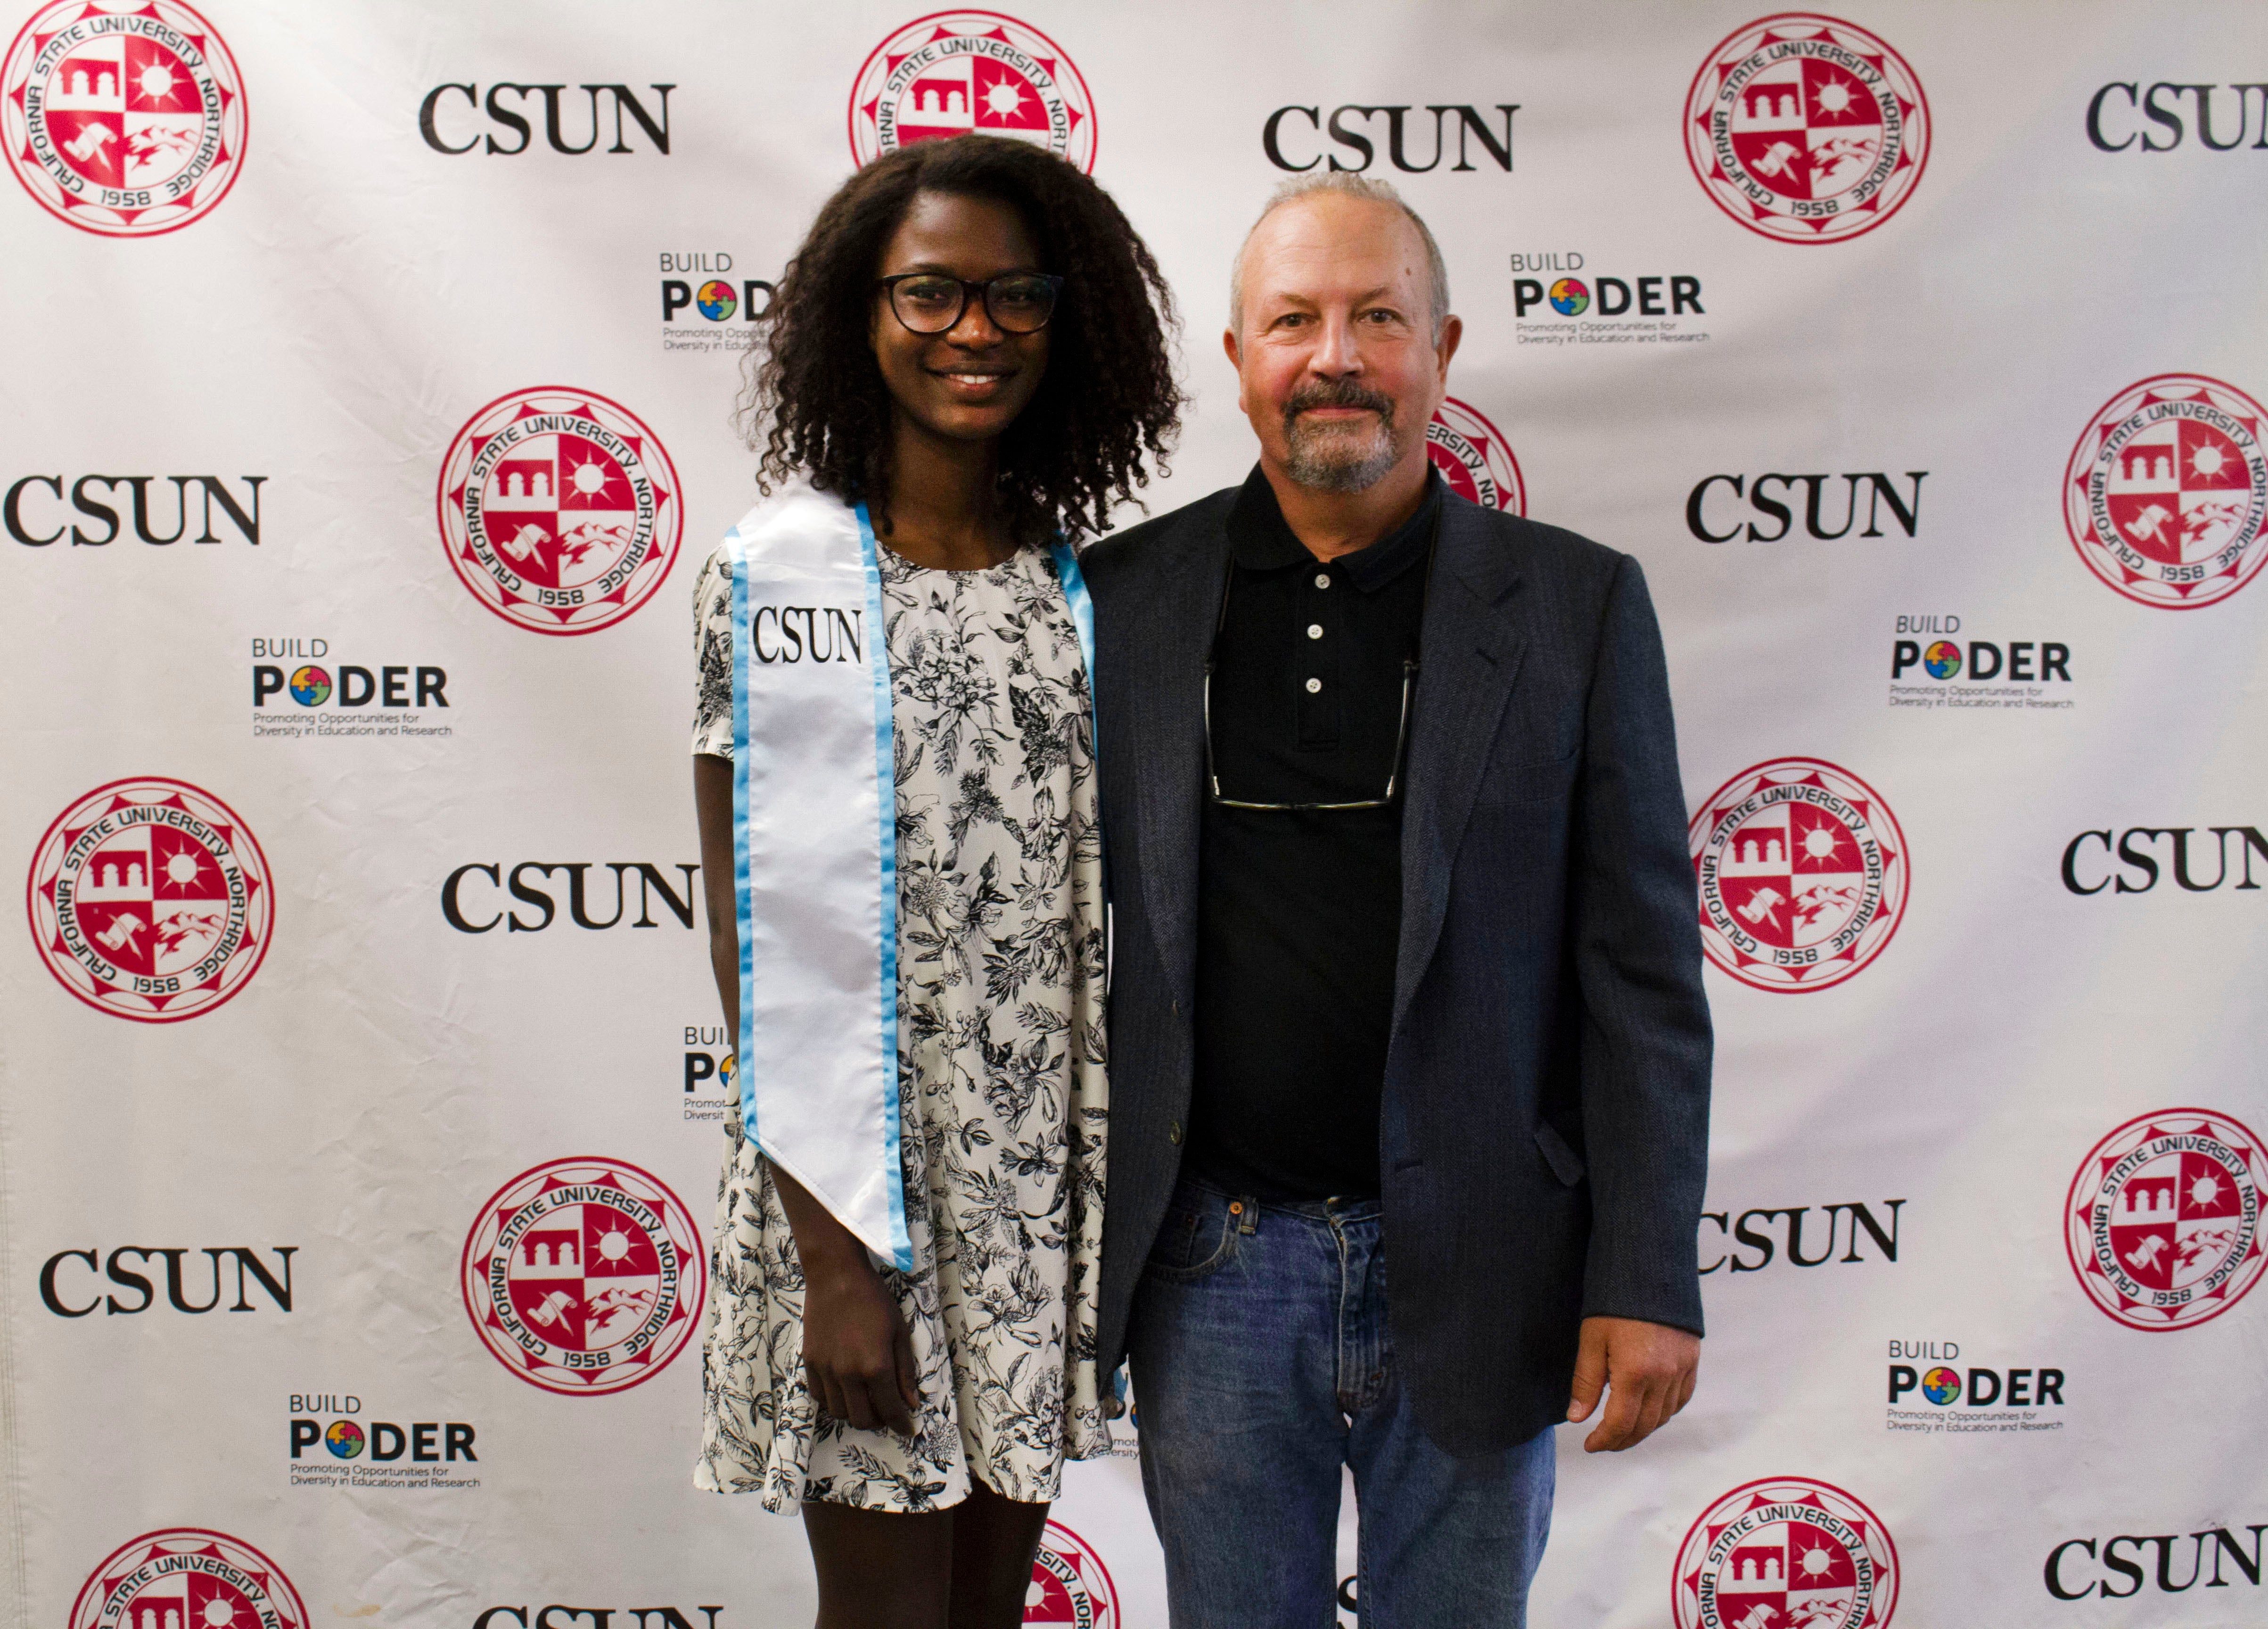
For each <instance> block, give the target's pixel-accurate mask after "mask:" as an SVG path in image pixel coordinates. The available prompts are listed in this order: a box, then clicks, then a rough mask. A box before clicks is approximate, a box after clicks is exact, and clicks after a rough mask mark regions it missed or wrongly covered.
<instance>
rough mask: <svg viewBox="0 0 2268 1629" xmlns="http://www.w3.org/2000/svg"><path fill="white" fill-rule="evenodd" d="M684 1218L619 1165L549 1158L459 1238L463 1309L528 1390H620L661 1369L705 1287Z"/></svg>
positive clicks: (635, 1171)
mask: <svg viewBox="0 0 2268 1629" xmlns="http://www.w3.org/2000/svg"><path fill="white" fill-rule="evenodd" d="M707 1272H708V1268H707V1264H706V1262H705V1261H704V1259H703V1253H702V1249H701V1234H700V1230H699V1229H698V1228H697V1227H695V1226H694V1221H693V1215H692V1213H691V1212H689V1211H688V1210H687V1209H686V1208H685V1205H684V1202H683V1201H681V1199H679V1198H678V1197H677V1196H676V1195H675V1194H674V1193H672V1192H671V1191H670V1190H669V1189H668V1188H667V1187H666V1185H664V1184H663V1183H662V1182H661V1181H660V1179H659V1178H658V1177H656V1176H652V1175H651V1174H650V1173H648V1172H645V1171H642V1170H640V1169H639V1168H637V1166H635V1165H630V1164H627V1163H625V1162H624V1161H620V1160H601V1159H568V1160H549V1161H545V1162H544V1163H543V1164H541V1165H538V1166H534V1167H533V1168H530V1169H527V1170H525V1171H522V1172H521V1173H520V1174H519V1176H515V1177H513V1178H512V1180H511V1181H510V1182H508V1183H505V1184H504V1186H503V1187H501V1188H499V1189H497V1190H496V1192H495V1193H494V1194H493V1195H492V1196H490V1199H489V1202H488V1203H487V1204H486V1205H482V1207H481V1211H480V1214H479V1216H478V1217H477V1218H476V1219H475V1220H474V1223H473V1227H472V1231H471V1232H470V1233H469V1234H468V1235H466V1237H465V1254H464V1259H463V1262H462V1265H461V1270H460V1279H461V1280H462V1284H463V1288H464V1294H465V1311H466V1313H467V1315H468V1316H470V1317H471V1319H472V1321H473V1327H474V1328H475V1330H478V1331H479V1332H480V1337H481V1340H482V1344H483V1345H486V1346H487V1347H488V1349H489V1351H490V1353H492V1354H493V1355H494V1356H495V1358H496V1360H497V1362H499V1363H501V1364H503V1365H504V1367H506V1368H508V1369H510V1370H511V1371H512V1373H513V1374H515V1375H519V1377H520V1378H521V1379H522V1380H524V1381H526V1382H527V1383H528V1384H529V1385H531V1386H540V1387H541V1388H542V1389H544V1390H546V1391H557V1392H563V1393H564V1394H566V1395H568V1396H570V1397H589V1396H592V1395H593V1394H594V1393H598V1392H602V1391H623V1390H627V1389H630V1387H632V1386H635V1385H637V1384H638V1383H639V1382H641V1381H644V1380H650V1379H652V1377H653V1376H654V1375H658V1374H659V1373H660V1372H661V1371H662V1370H663V1369H665V1368H666V1367H669V1360H671V1359H672V1358H674V1357H675V1356H676V1355H677V1354H678V1353H679V1352H680V1351H681V1350H682V1349H683V1348H684V1345H685V1343H686V1341H687V1339H688V1338H690V1336H691V1335H692V1333H693V1330H694V1326H695V1324H696V1322H697V1321H698V1320H697V1315H698V1314H699V1312H700V1309H701V1306H702V1302H703V1287H704V1286H705V1284H706V1282H707Z"/></svg>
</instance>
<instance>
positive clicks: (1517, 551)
mask: <svg viewBox="0 0 2268 1629" xmlns="http://www.w3.org/2000/svg"><path fill="white" fill-rule="evenodd" d="M1443 501H1444V502H1445V503H1447V504H1448V505H1452V507H1453V512H1456V513H1458V514H1460V515H1462V517H1464V519H1465V520H1466V522H1467V523H1468V524H1469V525H1474V526H1477V527H1480V528H1481V529H1482V531H1483V532H1484V533H1485V534H1488V535H1489V536H1490V537H1491V539H1493V540H1494V541H1495V542H1499V543H1501V544H1502V545H1504V546H1506V548H1508V549H1511V550H1512V551H1513V556H1514V557H1515V558H1516V559H1517V560H1518V561H1519V562H1520V564H1521V565H1523V566H1532V567H1537V568H1541V569H1542V570H1544V571H1550V572H1553V573H1555V574H1557V575H1561V576H1564V577H1567V578H1569V579H1574V580H1577V581H1585V580H1597V579H1609V578H1611V577H1613V576H1614V574H1615V573H1616V571H1618V570H1620V569H1621V568H1622V565H1623V563H1624V561H1625V560H1628V559H1629V558H1630V557H1629V556H1628V555H1625V554H1624V553H1623V552H1622V551H1621V550H1620V549H1610V548H1609V547H1608V546H1607V545H1606V544H1604V543H1602V542H1594V541H1593V540H1592V539H1590V538H1587V537H1586V536H1584V535H1583V534H1581V533H1580V532H1571V531H1569V530H1568V529H1567V528H1566V527H1560V526H1552V525H1550V524H1549V523H1547V522H1545V521H1542V520H1531V519H1530V518H1529V517H1528V516H1526V515H1516V514H1512V513H1510V512H1506V511H1505V510H1501V509H1491V508H1490V507H1488V506H1487V505H1483V504H1476V503H1474V502H1473V501H1472V500H1471V499H1470V498H1463V497H1461V496H1459V495H1458V494H1456V493H1454V492H1451V493H1447V494H1446V495H1445V496H1444V498H1443Z"/></svg>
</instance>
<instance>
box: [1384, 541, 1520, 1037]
mask: <svg viewBox="0 0 2268 1629" xmlns="http://www.w3.org/2000/svg"><path fill="white" fill-rule="evenodd" d="M1443 503H1444V507H1443V509H1442V512H1441V533H1440V544H1439V549H1440V552H1439V555H1438V556H1437V557H1436V558H1435V561H1434V564H1433V580H1432V586H1431V587H1430V588H1429V589H1428V590H1427V593H1426V595H1425V625H1424V627H1423V629H1422V630H1421V631H1420V633H1419V635H1418V696H1417V701H1416V704H1415V705H1414V708H1413V710H1412V716H1411V719H1410V768H1409V776H1410V784H1409V792H1408V794H1407V795H1408V801H1407V803H1405V804H1404V805H1403V813H1402V940H1401V947H1400V950H1399V953H1398V955H1396V957H1395V977H1394V1028H1395V1029H1396V1030H1399V1029H1400V1028H1401V1027H1402V1018H1403V1014H1404V1013H1406V1012H1407V1011H1408V1010H1409V1006H1410V998H1411V997H1412V996H1414V995H1415V994H1416V993H1417V990H1418V980H1419V979H1420V978H1421V977H1424V975H1425V968H1426V965H1427V963H1429V962H1431V961H1432V958H1433V947H1434V945H1435V943H1436V941H1437V940H1439V939H1440V932H1441V918H1443V916H1444V915H1446V914H1447V910H1448V906H1449V876H1450V868H1451V865H1452V863H1453V862H1454V859H1456V853H1457V843H1458V840H1459V838H1460V837H1462V836H1463V833H1464V829H1465V822H1466V820H1467V818H1468V817H1469V815H1471V813H1472V807H1473V798H1474V796H1475V795H1476V793H1477V792H1478V791H1479V790H1480V782H1481V776H1482V774H1483V773H1484V771H1485V770H1486V769H1487V767H1488V748H1489V743H1490V741H1491V740H1492V739H1493V738H1494V737H1495V734H1496V727H1497V722H1498V720H1499V719H1501V718H1503V716H1504V706H1505V701H1506V697H1509V696H1510V695H1511V694H1512V685H1513V679H1514V678H1515V677H1516V676H1517V675H1518V674H1519V671H1520V659H1521V653H1522V652H1523V650H1524V649H1525V641H1523V640H1521V638H1519V637H1518V635H1517V634H1515V633H1514V632H1513V626H1512V623H1511V621H1510V619H1509V618H1508V617H1507V616H1506V615H1505V611H1504V602H1505V601H1508V600H1509V599H1511V598H1512V596H1513V594H1514V593H1516V591H1517V590H1518V588H1519V586H1520V578H1519V564H1518V559H1517V557H1516V556H1515V555H1514V554H1513V552H1512V551H1511V550H1510V549H1507V548H1506V546H1505V544H1504V542H1502V541H1500V540H1499V539H1498V538H1495V537H1492V536H1491V535H1490V532H1489V528H1488V527H1487V525H1486V523H1485V521H1484V519H1483V516H1482V513H1481V512H1480V511H1479V510H1478V509H1476V508H1475V507H1474V506H1473V505H1471V504H1469V503H1466V502H1463V501H1462V500H1460V499H1458V498H1454V497H1447V498H1444V500H1443Z"/></svg>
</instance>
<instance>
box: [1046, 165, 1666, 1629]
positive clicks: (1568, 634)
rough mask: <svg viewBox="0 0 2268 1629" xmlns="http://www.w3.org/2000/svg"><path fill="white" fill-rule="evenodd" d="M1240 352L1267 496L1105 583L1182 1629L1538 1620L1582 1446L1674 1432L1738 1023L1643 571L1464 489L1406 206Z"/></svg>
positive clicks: (1129, 1307)
mask: <svg viewBox="0 0 2268 1629" xmlns="http://www.w3.org/2000/svg"><path fill="white" fill-rule="evenodd" d="M1230 318H1231V327H1230V328H1229V330H1228V332H1227V334H1226V335H1225V343H1226V349H1227V351H1228V357H1229V360H1230V361H1231V362H1233V364H1234V365H1235V366H1236V371H1237V379H1238V400H1239V402H1240V404H1241V406H1242V408H1243V409H1244V411H1245V414H1246V416H1248V417H1249V418H1250V420H1251V422H1252V428H1253V431H1254V432H1255V433H1256V435H1257V436H1258V438H1259V441H1260V461H1259V465H1258V467H1257V468H1256V469H1255V470H1254V471H1253V473H1252V475H1251V476H1250V478H1249V479H1248V480H1247V481H1246V482H1245V483H1244V484H1243V485H1242V486H1241V487H1239V488H1234V489H1232V490H1226V491H1222V492H1217V493H1215V494H1213V496H1211V498H1204V499H1202V500H1201V501H1199V502H1197V503H1196V504H1192V505H1189V507H1188V508H1186V509H1182V510H1181V511H1178V512H1175V513H1174V514H1170V515H1167V516H1165V517H1162V518H1161V519H1159V520H1152V521H1151V522H1149V523H1147V524H1145V525H1143V526H1139V527H1135V528H1133V529H1132V530H1131V531H1129V532H1126V533H1123V534H1120V535H1118V536H1116V537H1113V538H1111V539H1110V540H1108V542H1104V543H1102V544H1101V545H1099V546H1098V547H1097V548H1095V549H1093V550H1091V551H1090V552H1089V553H1088V554H1087V556H1086V580H1087V582H1088V584H1089V586H1090V587H1091V589H1092V592H1093V593H1094V604H1095V613H1096V632H1097V642H1098V650H1099V654H1098V659H1097V667H1098V671H1099V677H1100V694H1099V708H1098V711H1099V716H1100V718H1101V727H1102V732H1103V741H1102V747H1101V772H1102V777H1103V810H1104V821H1105V823H1106V826H1107V829H1108V845H1107V846H1108V860H1109V866H1110V873H1111V895H1112V901H1113V904H1114V906H1115V909H1116V913H1117V921H1116V950H1115V954H1116V962H1115V965H1114V968H1113V989H1112V994H1111V1014H1110V1027H1111V1055H1112V1058H1111V1061H1112V1071H1111V1097H1112V1124H1111V1145H1110V1166H1111V1169H1110V1198H1109V1205H1108V1209H1107V1212H1106V1220H1105V1227H1104V1244H1103V1264H1102V1283H1101V1331H1100V1339H1101V1347H1102V1358H1103V1361H1104V1363H1105V1365H1106V1366H1114V1365H1116V1363H1117V1361H1118V1360H1119V1357H1120V1354H1121V1353H1122V1352H1124V1353H1127V1354H1128V1355H1129V1356H1130V1360H1131V1367H1132V1372H1133V1380H1134V1390H1135V1395H1136V1397H1137V1399H1138V1402H1139V1403H1140V1405H1141V1438H1142V1464H1143V1477H1144V1483H1145V1488H1146V1490H1147V1493H1148V1495H1149V1500H1150V1506H1151V1511H1152V1516H1153V1518H1154V1519H1155V1521H1156V1522H1157V1524H1158V1529H1159V1532H1160V1536H1161V1537H1162V1538H1163V1541H1164V1544H1165V1549H1166V1561H1167V1583H1168V1587H1169V1590H1170V1593H1171V1597H1172V1619H1173V1623H1174V1625H1175V1629H1209V1626H1211V1625H1219V1626H1220V1629H1270V1626H1272V1625H1284V1626H1285V1629H1319V1626H1320V1625H1325V1624H1328V1623H1329V1622H1332V1621H1334V1618H1333V1611H1334V1608H1333V1600H1334V1595H1335V1585H1334V1577H1333V1573H1334V1568H1333V1565H1332V1563H1333V1557H1334V1549H1335V1536H1336V1531H1337V1515H1338V1503H1339V1485H1340V1467H1341V1466H1342V1465H1345V1466H1348V1467H1351V1469H1352V1471H1353V1473H1354V1484H1355V1498H1356V1501H1357V1506H1358V1510H1359V1524H1360V1535H1361V1537H1360V1552H1361V1560H1360V1570H1359V1586H1358V1588H1359V1599H1360V1604H1361V1614H1362V1621H1363V1623H1364V1625H1366V1629H1421V1626H1422V1629H1438V1626H1439V1625H1444V1624H1451V1623H1455V1624H1476V1625H1477V1624H1486V1625H1518V1624H1520V1623H1521V1622H1522V1620H1523V1618H1524V1616H1525V1612H1526V1602H1527V1596H1528V1581H1529V1579H1530V1577H1531V1576H1532V1574H1533V1573H1534V1571H1535V1564H1536V1561H1537V1559H1538V1558H1539V1557H1540V1555H1541V1553H1542V1551H1543V1541H1544V1536H1545V1534H1546V1532H1547V1530H1548V1529H1549V1525H1550V1504H1551V1489H1552V1446H1551V1442H1552V1440H1551V1436H1550V1433H1549V1432H1548V1431H1547V1430H1546V1429H1545V1427H1546V1426H1550V1425H1551V1424H1552V1423H1553V1422H1554V1421H1555V1420H1560V1419H1574V1420H1581V1419H1587V1418H1588V1417H1589V1416H1590V1414H1591V1413H1592V1412H1593V1410H1594V1407H1595V1406H1596V1405H1597V1404H1598V1402H1599V1399H1600V1397H1601V1394H1602V1391H1604V1392H1605V1393H1606V1395H1607V1398H1608V1401H1607V1404H1606V1408H1605V1412H1604V1414H1603V1416H1602V1419H1600V1421H1599V1424H1598V1425H1597V1426H1596V1428H1595V1429H1594V1430H1593V1431H1592V1432H1591V1434H1590V1435H1589V1436H1588V1438H1587V1440H1586V1442H1585V1447H1587V1448H1590V1449H1592V1450H1594V1451H1596V1450H1599V1449H1605V1448H1628V1447H1630V1446H1631V1445H1632V1444H1634V1443H1636V1442H1638V1441H1642V1440H1643V1439H1644V1438H1645V1437H1646V1435H1647V1434H1650V1433H1651V1432H1653V1430H1654V1429H1655V1428H1656V1427H1657V1426H1660V1425H1661V1423H1662V1422H1663V1421H1664V1420H1666V1419H1668V1418H1669V1416H1671V1415H1672V1414H1675V1412H1677V1411H1678V1410H1679V1409H1680V1408H1682V1407H1683V1405H1684V1404H1685V1400H1686V1398H1687V1397H1689V1396H1690V1395H1691V1392H1692V1389H1693V1382H1694V1374H1695V1368H1696V1364H1697V1359H1698V1355H1699V1346H1700V1341H1699V1337H1700V1332H1701V1300H1700V1288H1699V1281H1698V1279H1697V1276H1696V1272H1695V1260H1694V1250H1693V1235H1694V1227H1695V1224H1696V1222H1697V1220H1698V1212H1699V1208H1700V1200H1701V1191H1702V1186H1703V1176H1704V1168H1705V1159H1706V1146H1707V1122H1708V1097H1709V1057H1710V1030H1709V1016H1708V1010H1707V1007H1706V1006H1705V1002H1704V999H1703V996H1702V991H1701V955H1700V943H1699V936H1698V933H1697V927H1696V913H1695V900H1694V887H1693V873H1692V870H1691V867H1690V865H1689V864H1688V862H1687V859H1686V852H1685V844H1684V836H1685V813H1684V800H1683V795H1682V793H1681V792H1680V790H1679V785H1678V778H1677V751H1676V745H1675V740H1674V737H1673V735H1672V732H1671V725H1670V711H1669V692H1668V679H1667V675H1666V674H1665V673H1664V670H1663V664H1662V654H1661V637H1660V635H1659V633H1658V632H1657V631H1656V629H1655V626H1654V620H1653V608H1652V607H1651V605H1650V604H1649V602H1648V601H1647V598H1646V586H1645V582H1644V579H1642V578H1641V576H1640V575H1639V571H1638V564H1637V562H1635V561H1633V560H1631V559H1630V558H1629V557H1625V556H1624V555H1620V554H1616V553H1615V552H1614V551H1612V550H1611V549H1603V548H1601V547H1600V546H1599V545H1598V544H1596V543H1593V542H1587V541H1585V540H1584V539H1582V538H1580V537H1577V536H1574V535H1573V534H1570V533H1567V532H1563V531H1559V530H1557V529H1555V528H1553V527H1546V526H1538V525H1535V524H1534V523H1532V522H1530V521H1528V520H1521V519H1520V518H1518V517H1516V516H1512V515H1506V514H1499V513H1497V512H1493V511H1491V510H1486V509H1482V508H1479V507H1477V506H1476V505H1472V504H1469V503H1467V502H1465V501H1464V500H1463V499H1462V498H1458V497H1456V496H1454V494H1452V493H1450V492H1448V491H1447V490H1446V489H1445V487H1444V486H1443V483H1442V482H1441V480H1440V476H1439V475H1435V474H1434V473H1433V472H1432V468H1431V467H1430V465H1429V463H1428V461H1427V458H1426V453H1425V427H1426V424H1427V422H1428V421H1429V420H1430V419H1431V417H1432V414H1433V410H1434V409H1435V408H1436V407H1438V406H1439V405H1440V401H1441V398H1442V393H1443V390H1444V388H1445V386H1446V383H1447V376H1448V370H1449V362H1450V358H1451V357H1454V355H1455V353H1456V349H1457V342H1458V338H1459V335H1460V333H1461V324H1460V323H1459V321H1458V320H1457V319H1456V318H1455V317H1454V316H1452V315H1450V314H1449V308H1448V278H1447V272H1446V270H1445V269H1444V268H1443V265H1442V261H1441V255H1440V249H1439V248H1438V247H1436V246H1435V244H1434V242H1433V239H1432V233H1431V232H1428V231H1427V230H1426V229H1425V224H1424V223H1423V222H1422V221H1420V220H1419V219H1418V217H1417V216H1416V215H1415V214H1414V213H1413V212H1412V211H1411V210H1410V209H1409V208H1408V207H1407V206H1406V205H1404V204H1403V203H1402V202H1401V200H1400V199H1399V198H1398V197H1397V196H1396V195H1395V193H1394V191H1393V189H1392V188H1388V187H1386V186H1383V185H1381V184H1379V183H1377V182H1373V181H1366V180H1363V179H1361V178H1359V177H1356V176H1352V175H1344V174H1332V175H1324V176H1316V177H1313V178H1308V179H1304V180H1302V181H1296V182H1293V183H1292V184H1291V185H1289V186H1288V187H1286V188H1285V189H1284V190H1283V191H1281V192H1279V193H1278V195H1276V197H1275V198H1274V199H1273V200H1272V201H1271V202H1270V204H1269V206H1268V209H1267V210H1266V212H1265V213H1263V216H1262V217H1261V219H1260V222H1259V224H1258V225H1256V226H1255V227H1254V228H1253V230H1252V232H1251V234H1250V236H1249V237H1248V239H1247V240H1246V242H1245V245H1244V248H1243V251H1242V253H1241V255H1240V256H1239V258H1238V262H1237V269H1236V274H1235V277H1234V279H1233V283H1232V285H1231V294H1230Z"/></svg>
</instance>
